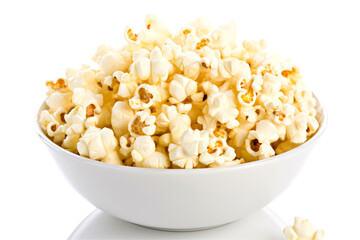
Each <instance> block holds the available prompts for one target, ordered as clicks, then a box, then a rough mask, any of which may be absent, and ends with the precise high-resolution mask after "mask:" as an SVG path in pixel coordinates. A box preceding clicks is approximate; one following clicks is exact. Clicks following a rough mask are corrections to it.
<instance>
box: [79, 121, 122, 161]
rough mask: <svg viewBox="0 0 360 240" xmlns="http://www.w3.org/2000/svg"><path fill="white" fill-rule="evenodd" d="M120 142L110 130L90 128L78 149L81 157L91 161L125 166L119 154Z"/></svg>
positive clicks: (80, 141) (81, 139) (80, 140)
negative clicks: (88, 158)
mask: <svg viewBox="0 0 360 240" xmlns="http://www.w3.org/2000/svg"><path fill="white" fill-rule="evenodd" d="M117 148H118V141H117V140H116V138H115V136H114V132H113V131H112V130H111V129H109V128H103V129H99V128H96V127H91V128H89V129H88V130H87V131H86V132H85V133H84V135H83V136H82V137H81V138H80V139H79V142H78V144H77V149H78V151H79V154H80V155H81V156H85V157H90V158H91V159H94V160H98V161H102V162H106V163H111V164H119V165H123V163H122V161H121V159H120V156H119V153H118V152H117Z"/></svg>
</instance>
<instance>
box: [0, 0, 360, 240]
mask: <svg viewBox="0 0 360 240" xmlns="http://www.w3.org/2000/svg"><path fill="white" fill-rule="evenodd" d="M355 3H356V1H353V2H347V1H338V2H330V1H324V2H315V1H311V2H304V1H299V2H285V1H284V2H276V3H275V2H273V1H271V3H270V1H266V2H265V1H264V2H260V1H244V2H240V1H225V0H221V1H216V2H211V1H196V2H195V1H190V2H186V1H167V2H166V1H163V2H158V1H123V2H120V1H118V2H114V1H99V2H89V1H86V2H85V1H84V2H80V1H69V2H66V1H59V2H50V1H47V2H45V1H44V2H38V1H23V2H19V1H8V2H5V1H1V3H0V32H1V37H0V42H1V44H0V61H1V65H0V66H1V67H0V69H1V72H0V76H1V80H0V89H1V91H0V98H1V101H0V106H1V107H0V114H1V115H0V121H1V125H0V127H1V131H0V156H1V166H0V178H1V179H0V184H1V188H0V193H1V197H0V203H1V204H0V238H1V239H65V238H67V237H68V236H69V234H70V233H71V232H72V230H73V229H74V228H75V227H76V226H77V224H78V223H80V221H81V220H82V219H83V218H85V217H86V216H87V215H88V214H89V213H90V212H91V211H92V210H93V209H94V207H93V206H92V205H91V204H89V203H88V202H87V201H86V200H85V199H83V198H82V197H81V196H80V195H79V194H77V193H76V192H75V190H73V189H72V188H71V187H70V185H69V184H68V183H67V182H66V180H65V179H64V178H63V176H62V175H61V173H60V171H59V170H58V169H57V167H56V165H55V162H54V161H53V160H52V158H51V157H50V155H49V153H48V152H47V150H46V149H45V146H44V145H43V144H42V142H40V140H39V139H38V137H37V136H36V134H35V127H34V124H35V122H34V118H35V113H36V111H37V108H38V107H39V105H40V103H41V101H43V99H44V98H45V92H46V88H45V87H44V83H45V81H46V80H50V79H56V78H58V77H63V76H64V70H65V68H66V67H78V66H80V64H82V63H86V62H89V60H90V58H91V56H92V54H93V53H94V52H95V50H96V47H97V46H98V45H99V44H101V43H110V44H113V45H115V46H120V45H121V44H122V43H123V39H122V36H123V29H124V27H125V25H126V24H132V23H134V24H136V25H140V24H142V21H143V18H144V16H145V14H146V13H156V14H158V15H159V16H160V17H161V18H162V19H164V20H166V21H167V22H168V25H169V26H170V27H171V28H173V29H177V27H179V26H181V25H182V24H185V23H188V22H190V21H192V20H193V19H194V18H195V17H196V16H199V15H201V16H206V17H208V18H209V19H210V20H211V22H212V23H213V24H214V25H217V24H218V23H224V22H226V21H229V20H235V21H236V22H237V23H238V28H239V33H238V38H239V40H244V39H254V38H255V39H257V38H265V39H266V40H267V41H268V45H269V46H270V49H275V50H276V51H278V52H280V53H281V54H282V55H283V56H285V57H291V58H292V59H293V62H295V63H296V64H297V65H298V66H300V67H301V69H302V72H303V75H304V76H305V82H306V83H307V84H308V85H309V86H310V87H311V88H312V89H313V90H314V92H315V93H316V94H317V96H318V98H319V99H320V100H321V101H322V103H323V104H324V105H325V107H326V108H327V110H328V114H329V124H328V128H327V131H326V133H325V134H324V135H323V137H322V139H321V141H320V142H319V144H318V145H317V146H316V148H314V150H313V152H312V154H311V156H310V158H309V160H308V162H307V164H306V166H305V167H304V169H303V170H302V172H301V173H300V175H299V177H298V178H297V179H296V181H295V182H294V183H293V184H292V185H291V187H290V188H289V189H287V191H286V192H285V193H283V194H282V195H281V196H280V197H279V198H278V199H276V200H275V201H273V202H272V203H271V204H270V208H271V209H272V210H274V211H275V212H276V213H277V214H278V215H279V216H280V217H281V218H282V219H283V220H284V221H286V222H288V223H292V221H293V217H294V216H296V215H299V216H303V217H305V218H309V219H310V220H311V221H312V222H313V223H314V225H315V226H316V227H319V228H323V229H325V230H326V232H327V233H328V237H327V238H326V239H337V240H343V239H347V240H348V239H360V237H359V234H358V228H359V224H360V220H359V219H360V210H359V209H360V208H359V203H360V197H359V182H360V171H359V169H360V163H359V160H360V157H359V150H360V141H359V136H360V128H359V124H360V122H359V121H360V120H359V105H358V104H359V102H360V101H359V98H360V89H359V87H360V84H359V82H360V78H359V75H360V67H359V66H360V61H359V54H360V47H359V43H360V38H359V36H358V35H357V34H358V33H359V23H360V18H359V13H358V10H359V7H357V6H356V5H355Z"/></svg>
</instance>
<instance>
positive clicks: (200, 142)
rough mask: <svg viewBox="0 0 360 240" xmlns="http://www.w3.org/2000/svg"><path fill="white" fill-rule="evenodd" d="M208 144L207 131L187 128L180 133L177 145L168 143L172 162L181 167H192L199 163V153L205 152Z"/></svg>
mask: <svg viewBox="0 0 360 240" xmlns="http://www.w3.org/2000/svg"><path fill="white" fill-rule="evenodd" d="M208 145H209V133H208V132H207V131H199V130H192V129H188V130H186V131H185V132H184V134H183V135H182V137H181V139H180V141H179V145H177V144H170V145H169V149H168V151H169V157H170V161H171V162H172V164H174V165H176V166H178V167H181V168H194V167H196V166H197V165H198V163H199V157H198V155H199V154H202V153H205V152H206V150H207V146H208Z"/></svg>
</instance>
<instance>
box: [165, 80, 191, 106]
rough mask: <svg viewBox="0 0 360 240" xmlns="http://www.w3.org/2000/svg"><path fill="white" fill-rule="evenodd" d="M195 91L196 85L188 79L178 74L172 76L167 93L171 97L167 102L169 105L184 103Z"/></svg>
mask: <svg viewBox="0 0 360 240" xmlns="http://www.w3.org/2000/svg"><path fill="white" fill-rule="evenodd" d="M196 91H197V83H196V82H195V81H194V80H191V79H190V78H187V77H184V76H182V75H179V74H175V75H174V79H173V80H172V81H171V82H170V86H169V92H170V95H171V96H172V97H171V98H170V99H169V100H170V102H171V103H173V104H174V103H178V102H182V101H184V100H185V99H186V98H187V96H191V95H193V94H195V93H196Z"/></svg>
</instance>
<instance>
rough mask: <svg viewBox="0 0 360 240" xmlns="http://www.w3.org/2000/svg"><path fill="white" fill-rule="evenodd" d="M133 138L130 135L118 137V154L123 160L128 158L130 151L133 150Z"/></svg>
mask: <svg viewBox="0 0 360 240" xmlns="http://www.w3.org/2000/svg"><path fill="white" fill-rule="evenodd" d="M134 142H135V138H134V137H132V136H131V135H130V134H126V135H123V136H121V137H120V154H121V155H123V156H124V157H125V158H128V157H130V155H131V151H132V150H133V149H134Z"/></svg>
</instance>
